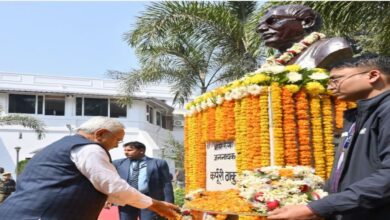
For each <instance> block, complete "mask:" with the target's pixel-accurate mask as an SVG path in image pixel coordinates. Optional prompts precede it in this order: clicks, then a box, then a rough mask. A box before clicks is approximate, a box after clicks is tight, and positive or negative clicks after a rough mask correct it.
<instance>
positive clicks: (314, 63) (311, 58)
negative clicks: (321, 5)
mask: <svg viewBox="0 0 390 220" xmlns="http://www.w3.org/2000/svg"><path fill="white" fill-rule="evenodd" d="M321 24H322V19H321V16H320V15H319V14H318V13H317V12H316V11H314V10H313V9H311V8H309V7H307V6H304V5H283V6H276V7H272V8H270V9H269V10H268V11H267V12H266V14H265V15H264V16H263V17H262V18H261V19H260V21H259V24H258V26H257V28H256V31H257V32H258V33H259V34H260V35H261V37H262V39H263V40H264V42H265V45H266V46H268V47H271V48H274V49H277V50H278V51H279V52H280V53H284V52H286V50H288V48H290V47H292V46H293V45H294V43H297V42H300V41H301V40H303V39H304V38H305V37H306V36H307V35H309V34H310V33H312V32H315V31H318V30H319V29H320V27H321ZM350 57H352V49H351V47H350V45H349V43H348V42H347V41H346V40H345V39H344V38H341V37H335V38H323V39H319V40H317V41H315V42H314V43H313V44H310V45H307V48H305V49H304V50H303V51H302V52H300V53H299V54H294V56H293V57H292V58H291V59H289V60H288V61H287V62H286V63H283V64H284V65H288V64H299V65H301V66H302V67H307V68H314V67H321V68H327V67H328V66H329V65H330V64H331V63H334V62H336V61H338V60H341V59H345V58H350Z"/></svg>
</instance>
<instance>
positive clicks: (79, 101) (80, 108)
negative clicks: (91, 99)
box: [76, 97, 83, 116]
mask: <svg viewBox="0 0 390 220" xmlns="http://www.w3.org/2000/svg"><path fill="white" fill-rule="evenodd" d="M76 115H79V116H81V115H83V98H81V97H77V98H76Z"/></svg>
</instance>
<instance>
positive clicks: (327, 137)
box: [321, 95, 334, 178]
mask: <svg viewBox="0 0 390 220" xmlns="http://www.w3.org/2000/svg"><path fill="white" fill-rule="evenodd" d="M321 100H322V119H323V120H322V126H323V129H324V130H323V134H324V149H325V162H326V178H328V177H329V176H330V173H331V170H332V166H333V159H334V144H333V139H334V138H333V136H334V129H333V117H332V101H331V99H330V97H329V95H324V96H322V98H321Z"/></svg>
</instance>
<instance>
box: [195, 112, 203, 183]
mask: <svg viewBox="0 0 390 220" xmlns="http://www.w3.org/2000/svg"><path fill="white" fill-rule="evenodd" d="M195 121H196V123H195V137H194V138H195V143H196V145H195V148H196V149H195V154H194V155H195V157H196V158H195V160H194V162H195V164H194V166H195V168H194V169H193V170H194V175H195V177H196V179H195V182H196V184H195V189H198V188H205V187H206V143H205V142H204V141H202V139H203V138H198V137H201V136H202V131H200V130H199V129H198V128H200V127H201V123H202V115H200V114H197V115H196V120H195Z"/></svg>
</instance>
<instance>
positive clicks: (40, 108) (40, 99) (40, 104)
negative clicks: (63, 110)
mask: <svg viewBox="0 0 390 220" xmlns="http://www.w3.org/2000/svg"><path fill="white" fill-rule="evenodd" d="M37 110H38V115H42V114H43V96H41V95H39V96H38V109H37Z"/></svg>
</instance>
